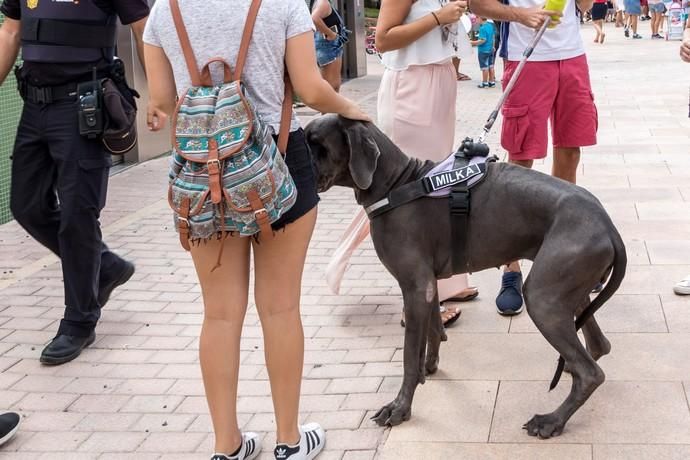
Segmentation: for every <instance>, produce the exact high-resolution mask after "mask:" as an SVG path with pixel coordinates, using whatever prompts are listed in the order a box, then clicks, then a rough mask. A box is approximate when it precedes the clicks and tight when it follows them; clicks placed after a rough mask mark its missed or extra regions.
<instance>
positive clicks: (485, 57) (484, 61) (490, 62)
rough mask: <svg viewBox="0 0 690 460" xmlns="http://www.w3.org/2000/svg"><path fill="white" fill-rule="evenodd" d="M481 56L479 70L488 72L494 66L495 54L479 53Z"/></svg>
mask: <svg viewBox="0 0 690 460" xmlns="http://www.w3.org/2000/svg"><path fill="white" fill-rule="evenodd" d="M477 55H478V56H479V68H480V69H482V70H488V69H490V68H491V67H493V66H494V53H478V54H477Z"/></svg>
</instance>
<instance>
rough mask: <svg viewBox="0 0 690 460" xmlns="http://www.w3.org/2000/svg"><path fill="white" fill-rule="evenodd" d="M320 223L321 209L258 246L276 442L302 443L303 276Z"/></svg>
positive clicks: (259, 294) (260, 309) (260, 303)
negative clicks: (300, 414)
mask: <svg viewBox="0 0 690 460" xmlns="http://www.w3.org/2000/svg"><path fill="white" fill-rule="evenodd" d="M315 223H316V209H313V210H311V211H309V212H308V213H307V214H306V215H304V216H303V217H301V218H299V219H298V220H297V221H295V222H294V223H292V224H289V225H288V226H287V227H285V228H284V229H283V230H280V231H278V232H276V234H275V237H274V238H273V239H268V238H265V239H262V240H260V242H259V243H258V244H256V243H254V244H253V249H254V264H255V272H256V281H255V294H254V296H255V298H256V308H257V310H258V312H259V318H260V320H261V327H262V329H263V333H264V346H265V350H266V351H265V355H266V366H267V368H268V378H269V380H270V381H271V396H272V397H273V408H274V410H275V416H276V425H277V442H278V443H287V444H295V443H297V442H299V439H300V434H299V429H298V416H299V397H300V385H301V383H302V367H303V365H304V332H303V330H302V319H301V318H300V312H299V301H300V294H301V284H302V272H303V269H304V262H305V259H306V257H307V247H308V245H309V240H310V239H311V235H312V233H313V231H314V225H315Z"/></svg>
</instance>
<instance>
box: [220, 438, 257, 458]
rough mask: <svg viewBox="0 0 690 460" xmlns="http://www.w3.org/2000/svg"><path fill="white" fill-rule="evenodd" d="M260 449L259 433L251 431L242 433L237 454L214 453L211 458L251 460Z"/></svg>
mask: <svg viewBox="0 0 690 460" xmlns="http://www.w3.org/2000/svg"><path fill="white" fill-rule="evenodd" d="M260 450H261V445H260V440H259V435H258V434H256V433H253V432H251V431H250V432H247V433H242V446H241V447H240V451H239V452H238V453H237V455H233V456H229V455H227V454H215V455H214V456H213V457H211V460H252V459H254V458H256V457H257V456H258V455H259V452H260Z"/></svg>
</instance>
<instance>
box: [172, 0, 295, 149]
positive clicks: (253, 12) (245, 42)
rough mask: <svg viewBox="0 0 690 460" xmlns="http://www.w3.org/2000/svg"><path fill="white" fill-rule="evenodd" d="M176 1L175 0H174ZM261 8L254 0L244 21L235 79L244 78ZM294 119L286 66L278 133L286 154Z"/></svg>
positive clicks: (258, 1) (280, 147) (279, 143)
mask: <svg viewBox="0 0 690 460" xmlns="http://www.w3.org/2000/svg"><path fill="white" fill-rule="evenodd" d="M173 1H175V0H173ZM259 8H261V0H252V4H251V6H250V7H249V13H247V21H246V22H245V23H244V31H243V32H242V41H241V42H240V52H239V54H238V55H237V63H236V64H235V72H234V76H233V80H235V81H238V80H241V79H242V71H243V70H244V64H245V62H246V61H247V53H248V51H249V43H250V42H251V39H252V35H253V33H254V24H255V23H256V17H257V15H258V14H259ZM291 121H292V83H290V76H289V75H288V72H287V67H286V68H285V94H284V97H283V109H282V111H281V115H280V132H279V133H278V151H280V153H282V154H283V155H285V152H286V151H287V144H288V137H289V135H290V125H291Z"/></svg>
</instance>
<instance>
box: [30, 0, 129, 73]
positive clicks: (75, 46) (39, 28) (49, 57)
mask: <svg viewBox="0 0 690 460" xmlns="http://www.w3.org/2000/svg"><path fill="white" fill-rule="evenodd" d="M20 1H21V8H22V16H21V18H22V20H21V42H22V57H23V59H24V60H25V61H28V62H45V63H84V62H97V61H100V60H101V59H106V60H108V61H111V60H112V59H113V56H114V53H115V40H116V35H117V16H116V15H115V14H107V13H106V12H105V11H103V10H102V9H100V8H99V7H97V6H96V5H95V4H94V2H93V0H20Z"/></svg>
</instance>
